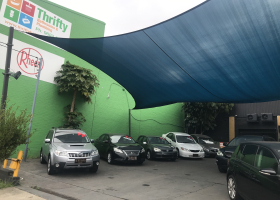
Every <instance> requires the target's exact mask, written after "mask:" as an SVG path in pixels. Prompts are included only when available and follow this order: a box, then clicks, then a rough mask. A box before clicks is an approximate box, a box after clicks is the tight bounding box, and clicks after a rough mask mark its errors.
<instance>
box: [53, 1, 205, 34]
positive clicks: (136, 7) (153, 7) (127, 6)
mask: <svg viewBox="0 0 280 200" xmlns="http://www.w3.org/2000/svg"><path fill="white" fill-rule="evenodd" d="M50 1H52V2H54V3H56V4H59V5H61V6H63V7H66V8H69V9H71V10H75V11H77V12H80V13H83V14H85V15H88V16H90V17H93V18H95V19H98V20H101V21H103V22H105V23H106V26H105V36H113V35H120V34H124V33H129V32H133V31H137V30H140V29H143V28H146V27H149V26H152V25H155V24H157V23H160V22H162V21H165V20H167V19H170V18H172V17H174V16H177V15H179V14H181V13H183V12H185V11H187V10H189V9H191V8H193V7H195V6H197V5H199V4H201V3H203V2H204V1H205V0H50Z"/></svg>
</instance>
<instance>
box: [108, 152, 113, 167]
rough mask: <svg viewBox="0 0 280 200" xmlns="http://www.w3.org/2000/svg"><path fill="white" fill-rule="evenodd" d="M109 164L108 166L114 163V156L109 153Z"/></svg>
mask: <svg viewBox="0 0 280 200" xmlns="http://www.w3.org/2000/svg"><path fill="white" fill-rule="evenodd" d="M107 162H108V164H110V165H111V164H113V163H114V162H113V159H112V154H111V153H110V152H109V153H108V155H107Z"/></svg>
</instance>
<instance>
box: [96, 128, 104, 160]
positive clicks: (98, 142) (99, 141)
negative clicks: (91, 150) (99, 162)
mask: <svg viewBox="0 0 280 200" xmlns="http://www.w3.org/2000/svg"><path fill="white" fill-rule="evenodd" d="M103 137H104V134H103V135H101V136H100V137H99V138H97V139H96V140H95V141H94V146H95V147H96V148H97V149H98V151H99V154H100V156H102V157H103V156H104V152H103V150H102V146H103Z"/></svg>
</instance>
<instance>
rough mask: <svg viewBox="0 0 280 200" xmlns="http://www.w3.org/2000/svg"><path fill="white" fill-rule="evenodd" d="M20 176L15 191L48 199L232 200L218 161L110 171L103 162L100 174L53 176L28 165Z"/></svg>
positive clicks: (116, 167)
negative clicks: (19, 183) (18, 184)
mask: <svg viewBox="0 0 280 200" xmlns="http://www.w3.org/2000/svg"><path fill="white" fill-rule="evenodd" d="M19 171H20V172H19V176H20V177H22V180H21V186H18V187H17V188H18V189H21V190H23V191H27V192H29V193H31V194H35V195H36V196H39V197H42V198H44V199H52V200H53V199H54V200H56V199H57V200H60V199H69V200H76V199H98V200H103V199H106V200H119V199H129V200H134V199H135V200H138V199H146V200H148V199H166V200H168V199H172V200H173V199H191V200H205V199H207V200H227V199H229V197H228V194H227V188H226V174H223V173H220V172H219V171H218V169H217V166H216V164H215V158H204V159H202V160H201V159H200V160H192V159H183V158H180V159H178V160H177V161H175V162H172V161H158V160H153V161H149V160H146V161H145V162H144V163H143V165H125V164H115V165H109V164H107V162H106V161H104V160H101V162H100V166H99V169H98V171H97V173H90V172H89V171H88V170H80V169H79V170H74V169H71V170H64V171H63V172H60V173H58V174H55V175H52V176H50V175H48V174H47V165H46V164H40V162H39V159H29V160H27V162H23V163H22V164H21V166H20V170H19Z"/></svg>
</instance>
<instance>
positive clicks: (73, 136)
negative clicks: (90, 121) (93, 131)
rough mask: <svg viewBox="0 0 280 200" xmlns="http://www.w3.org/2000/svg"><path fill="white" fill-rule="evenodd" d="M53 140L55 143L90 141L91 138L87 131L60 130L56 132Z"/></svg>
mask: <svg viewBox="0 0 280 200" xmlns="http://www.w3.org/2000/svg"><path fill="white" fill-rule="evenodd" d="M53 141H54V142H55V143H88V142H89V139H88V137H87V135H86V134H85V133H81V132H77V133H69V132H60V133H56V134H55V136H54V139H53Z"/></svg>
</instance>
